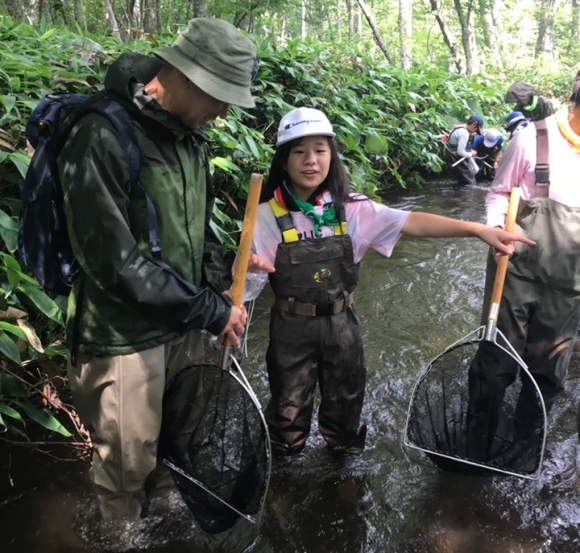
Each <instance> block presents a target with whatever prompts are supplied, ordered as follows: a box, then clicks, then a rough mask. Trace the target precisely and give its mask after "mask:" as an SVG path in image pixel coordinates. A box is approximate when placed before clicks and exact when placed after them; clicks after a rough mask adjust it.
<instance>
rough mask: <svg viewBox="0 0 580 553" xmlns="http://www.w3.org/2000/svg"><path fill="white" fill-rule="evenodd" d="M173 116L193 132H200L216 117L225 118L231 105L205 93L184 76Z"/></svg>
mask: <svg viewBox="0 0 580 553" xmlns="http://www.w3.org/2000/svg"><path fill="white" fill-rule="evenodd" d="M180 92H181V93H180V94H179V97H178V101H177V102H176V104H177V105H176V106H175V109H173V110H172V111H173V114H174V115H177V116H178V117H179V118H180V119H181V121H182V122H183V124H184V125H186V126H187V127H189V128H190V129H192V130H199V129H201V128H202V127H204V126H205V125H208V124H209V123H211V122H212V121H213V120H214V119H215V118H216V117H222V118H225V117H227V115H228V110H229V108H230V105H229V104H227V103H226V102H222V101H221V100H218V99H216V98H214V97H213V96H210V95H209V94H207V93H205V92H204V91H203V90H201V88H199V87H198V86H196V85H195V84H194V83H192V82H191V81H190V80H189V79H187V78H186V77H185V76H184V75H183V76H182V87H181V90H180Z"/></svg>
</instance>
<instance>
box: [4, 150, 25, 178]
mask: <svg viewBox="0 0 580 553" xmlns="http://www.w3.org/2000/svg"><path fill="white" fill-rule="evenodd" d="M8 159H9V160H10V161H12V163H14V165H15V166H16V168H17V169H18V171H19V173H20V175H21V176H22V178H24V177H25V176H26V171H27V170H28V165H29V164H30V158H29V157H28V156H27V155H26V154H25V153H23V152H13V153H10V154H8Z"/></svg>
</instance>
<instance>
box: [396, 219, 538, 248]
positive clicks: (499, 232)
mask: <svg viewBox="0 0 580 553" xmlns="http://www.w3.org/2000/svg"><path fill="white" fill-rule="evenodd" d="M402 233H403V235H405V236H415V237H418V238H452V237H475V238H479V239H480V240H482V241H483V242H485V243H486V244H489V245H490V246H491V247H492V248H495V249H496V250H498V251H500V252H502V253H504V254H506V255H511V254H512V253H513V251H514V246H513V243H514V242H524V243H525V244H529V245H531V246H534V245H535V244H536V243H535V242H534V241H533V240H530V239H529V238H526V237H525V236H523V235H521V234H514V233H511V232H506V231H505V230H503V229H501V228H492V227H488V226H486V225H483V224H481V223H474V222H472V221H460V220H459V219H451V218H449V217H442V216H441V215H433V214H431V213H423V212H421V211H413V212H411V213H410V214H409V217H407V220H406V221H405V224H404V225H403V228H402Z"/></svg>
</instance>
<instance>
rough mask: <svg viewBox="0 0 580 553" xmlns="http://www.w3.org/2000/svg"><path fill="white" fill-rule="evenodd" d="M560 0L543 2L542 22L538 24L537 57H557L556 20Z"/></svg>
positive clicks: (541, 8) (541, 7)
mask: <svg viewBox="0 0 580 553" xmlns="http://www.w3.org/2000/svg"><path fill="white" fill-rule="evenodd" d="M557 4H558V0H541V6H540V10H539V12H540V20H539V22H538V40H537V41H536V52H535V57H536V58H539V57H540V56H542V55H547V56H550V57H553V56H554V55H555V51H554V49H555V27H554V20H555V14H556V7H557Z"/></svg>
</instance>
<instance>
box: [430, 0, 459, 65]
mask: <svg viewBox="0 0 580 553" xmlns="http://www.w3.org/2000/svg"><path fill="white" fill-rule="evenodd" d="M429 3H430V4H431V11H432V12H433V16H434V17H435V20H436V21H437V24H438V25H439V29H440V30H441V35H442V36H443V41H444V42H445V44H446V45H447V48H449V54H450V56H451V60H452V64H453V65H454V66H455V70H456V71H457V72H458V73H464V71H465V70H464V67H463V61H462V59H461V55H460V53H459V48H458V46H457V41H456V40H455V37H454V36H453V33H452V32H451V30H450V29H449V27H448V25H447V23H446V22H445V18H444V17H443V14H442V13H441V5H440V4H439V0H429Z"/></svg>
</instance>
